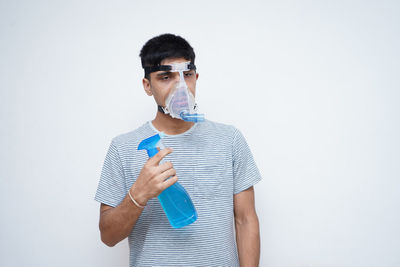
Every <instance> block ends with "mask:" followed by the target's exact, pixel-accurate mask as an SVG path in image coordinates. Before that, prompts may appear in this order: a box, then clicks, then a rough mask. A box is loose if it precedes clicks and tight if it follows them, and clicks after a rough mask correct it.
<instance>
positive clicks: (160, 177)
mask: <svg viewBox="0 0 400 267" xmlns="http://www.w3.org/2000/svg"><path fill="white" fill-rule="evenodd" d="M174 175H176V170H175V169H174V168H172V169H168V170H166V171H165V172H163V173H160V174H159V175H157V177H156V179H158V180H160V181H161V182H163V181H164V180H165V179H167V178H168V177H171V176H174Z"/></svg>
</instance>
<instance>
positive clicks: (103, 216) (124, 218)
mask: <svg viewBox="0 0 400 267" xmlns="http://www.w3.org/2000/svg"><path fill="white" fill-rule="evenodd" d="M134 187H135V185H133V186H132V188H131V192H132V195H135V194H134ZM136 195H137V194H136ZM136 201H137V202H139V203H142V202H140V200H139V199H136ZM142 210H143V209H141V208H139V207H137V206H136V205H135V204H134V203H133V202H132V200H131V199H130V197H129V195H128V194H127V195H126V197H125V198H124V200H123V201H122V202H121V203H120V204H119V205H118V206H117V207H115V208H113V207H111V206H108V205H105V204H103V203H101V205H100V221H99V229H100V232H101V241H103V243H104V244H106V245H107V246H109V247H113V246H115V245H116V244H117V243H118V242H120V241H121V240H123V239H125V238H126V237H127V236H128V235H129V233H130V232H131V231H132V228H133V226H135V224H136V221H137V219H138V218H139V216H140V214H142Z"/></svg>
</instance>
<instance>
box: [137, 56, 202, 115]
mask: <svg viewBox="0 0 400 267" xmlns="http://www.w3.org/2000/svg"><path fill="white" fill-rule="evenodd" d="M186 61H188V60H187V59H184V58H167V59H164V60H162V61H161V63H160V65H170V64H174V63H182V62H186ZM183 76H184V77H185V82H186V84H187V86H188V88H189V90H190V92H191V93H192V94H193V96H196V94H195V93H196V81H197V79H198V78H199V74H198V73H196V72H195V71H194V70H189V71H184V72H183ZM178 82H179V72H169V71H157V72H152V73H150V80H148V79H146V78H144V79H143V87H144V90H145V92H146V94H147V95H149V96H151V95H152V96H154V99H155V101H156V103H157V104H158V105H160V106H163V107H165V100H166V99H167V97H168V95H169V94H170V93H171V91H172V90H174V88H175V86H176V84H177V83H178Z"/></svg>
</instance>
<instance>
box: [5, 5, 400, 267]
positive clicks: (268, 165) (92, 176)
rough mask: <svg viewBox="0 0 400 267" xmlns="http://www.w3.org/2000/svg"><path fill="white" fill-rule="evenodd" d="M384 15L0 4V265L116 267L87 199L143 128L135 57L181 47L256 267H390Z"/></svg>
mask: <svg viewBox="0 0 400 267" xmlns="http://www.w3.org/2000/svg"><path fill="white" fill-rule="evenodd" d="M399 11H400V4H399V2H397V1H259V2H258V1H172V0H169V1H148V2H145V1H140V2H139V1H41V0H40V1H1V3H0V23H1V24H0V38H1V39H0V88H1V91H0V92H1V94H0V101H1V102H0V104H1V113H0V119H1V132H0V134H1V139H0V140H1V141H0V142H1V143H0V145H1V150H0V151H1V152H0V155H1V161H0V162H1V163H0V164H1V168H0V175H1V176H0V179H1V180H0V181H1V185H0V205H1V206H0V210H1V215H0V226H1V227H0V265H1V266H74V267H76V266H96V267H102V266H127V265H128V246H127V241H126V240H124V241H123V242H121V243H120V244H118V245H117V246H115V247H113V248H108V247H107V246H105V245H104V244H102V243H101V241H100V237H99V230H98V217H99V204H98V203H97V202H95V201H94V200H93V198H94V194H95V191H96V188H97V183H98V179H99V176H100V171H101V167H102V164H103V161H104V157H105V154H106V151H107V148H108V146H109V144H110V141H111V139H112V138H113V137H115V136H116V135H119V134H121V133H125V132H128V131H131V130H133V129H135V128H137V127H139V126H141V125H142V124H143V123H144V122H146V121H148V120H151V119H152V118H153V117H154V115H155V112H156V108H155V104H154V102H153V99H152V98H151V97H148V96H147V95H146V94H145V93H144V91H143V88H142V85H141V79H142V76H143V71H142V69H141V67H140V59H139V56H138V55H139V51H140V49H141V47H142V46H143V44H144V43H145V42H146V41H147V40H148V39H150V38H151V37H153V36H155V35H158V34H161V33H165V32H171V33H175V34H179V35H182V36H183V37H185V38H186V39H187V40H188V41H189V42H190V43H191V45H192V46H193V47H194V49H195V52H196V54H197V59H196V64H197V67H198V72H199V73H200V78H199V81H198V85H197V99H198V103H199V106H200V110H201V111H202V112H204V113H205V115H206V116H207V118H208V119H210V120H214V121H218V122H223V123H227V124H234V125H235V126H236V127H237V128H239V129H240V130H241V131H242V132H243V134H244V135H245V137H246V139H247V141H248V143H249V145H250V147H251V150H252V152H253V154H254V157H255V159H256V162H257V165H258V167H259V169H260V172H261V174H262V176H263V180H262V181H261V182H260V183H259V184H257V185H256V187H255V190H256V206H257V212H258V215H259V219H260V224H261V263H260V265H261V266H267V267H292V266H293V267H326V266H335V267H337V266H340V267H341V266H343V267H369V266H376V267H394V266H400V229H399V225H400V213H399V211H400V197H399V193H400V179H399V178H400V167H399V166H400V164H399V163H400V157H399V156H400V155H399V149H400V142H399V135H400V127H399V111H400V110H399V106H398V103H399V96H400V93H399V89H400V88H399V85H400V81H399V80H400V78H399V77H400V73H399V72H400V71H399V69H400V68H399V60H400V56H399V47H400V39H399V36H400V35H399V34H400V31H399V30H400V19H399Z"/></svg>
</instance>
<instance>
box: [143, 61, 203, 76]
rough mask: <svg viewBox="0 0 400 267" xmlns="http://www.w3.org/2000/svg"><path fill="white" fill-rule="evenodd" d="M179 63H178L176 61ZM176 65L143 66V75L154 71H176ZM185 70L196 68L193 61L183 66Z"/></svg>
mask: <svg viewBox="0 0 400 267" xmlns="http://www.w3.org/2000/svg"><path fill="white" fill-rule="evenodd" d="M178 64H180V63H178ZM175 66H176V65H157V66H150V67H144V75H145V76H147V75H148V74H150V73H152V72H156V71H178V70H176V67H175ZM185 67H186V68H185V69H186V70H184V71H187V70H196V65H194V64H193V63H189V64H186V66H185Z"/></svg>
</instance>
